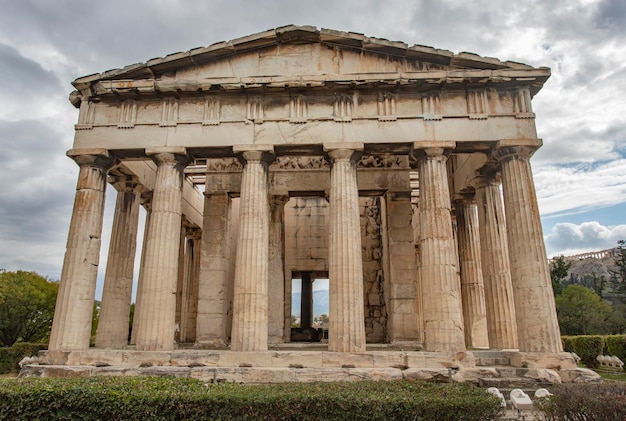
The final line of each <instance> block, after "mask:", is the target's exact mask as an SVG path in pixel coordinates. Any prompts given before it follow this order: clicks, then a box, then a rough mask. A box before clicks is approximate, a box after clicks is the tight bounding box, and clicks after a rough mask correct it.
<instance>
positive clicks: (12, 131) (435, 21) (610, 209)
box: [0, 0, 626, 279]
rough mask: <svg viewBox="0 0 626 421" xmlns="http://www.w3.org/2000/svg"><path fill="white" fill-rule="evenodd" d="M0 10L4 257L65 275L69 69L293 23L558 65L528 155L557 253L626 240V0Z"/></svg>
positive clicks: (162, 1)
mask: <svg viewBox="0 0 626 421" xmlns="http://www.w3.org/2000/svg"><path fill="white" fill-rule="evenodd" d="M0 11H1V12H0V146H1V147H2V151H1V152H0V268H5V269H7V270H17V269H24V270H35V271H37V272H39V273H41V274H43V275H46V276H49V277H51V278H53V279H58V278H59V276H60V272H61V265H62V261H63V253H64V249H65V240H66V236H67V230H68V226H69V219H70V216H71V209H72V203H73V198H74V189H75V186H76V176H77V173H78V169H77V166H76V165H75V164H74V163H73V161H71V160H70V159H69V158H66V157H65V151H66V150H67V149H70V148H71V145H72V138H73V124H74V123H75V122H76V120H77V117H78V112H77V110H76V109H74V108H73V107H72V106H71V105H70V104H69V102H68V101H67V96H68V94H69V92H70V91H71V90H72V89H73V88H72V86H71V85H70V82H71V81H73V80H74V79H76V78H77V77H80V76H84V75H88V74H92V73H98V72H102V71H104V70H107V69H111V68H118V67H123V66H125V65H127V64H131V63H136V62H145V61H146V60H148V59H150V58H153V57H160V56H164V55H166V54H169V53H173V52H178V51H186V50H189V49H191V48H194V47H199V46H207V45H210V44H213V43H215V42H218V41H223V40H229V39H233V38H237V37H240V36H244V35H248V34H252V33H256V32H260V31H263V30H266V29H270V28H275V27H279V26H284V25H288V24H297V25H313V26H317V27H318V28H331V29H337V30H346V31H352V32H359V33H363V34H365V35H368V36H372V37H381V38H387V39H392V40H398V41H404V42H406V43H407V44H409V45H413V44H422V45H430V46H433V47H436V48H441V49H447V50H450V51H452V52H455V53H458V52H462V51H469V52H474V53H477V54H480V55H483V56H491V57H497V58H500V59H502V60H514V61H520V62H524V63H528V64H531V65H533V66H548V67H550V68H551V69H552V77H551V78H550V80H549V81H548V82H547V84H546V85H545V86H544V88H543V90H542V91H541V92H540V93H539V94H538V95H537V96H536V97H535V98H534V100H533V106H534V111H535V112H536V114H537V121H536V124H537V129H538V132H539V137H540V138H542V139H543V141H544V147H543V148H542V149H541V150H540V151H538V152H537V153H536V154H535V157H534V158H533V161H532V163H533V169H534V171H535V182H536V187H537V193H538V197H539V205H540V209H541V212H542V220H543V226H544V234H545V237H546V244H547V249H548V255H549V256H553V255H556V254H560V253H565V254H571V253H576V252H582V251H589V250H599V249H605V248H610V247H614V246H615V245H616V244H617V241H618V240H619V239H626V2H625V1H624V0H599V1H596V0H542V1H534V0H533V1H524V0H520V1H510V0H474V1H467V0H385V1H380V0H349V1H340V0H332V1H330V0H317V1H304V0H302V1H298V0H271V1H252V0H229V1H224V0H205V1H191V0H189V1H183V0H131V1H129V0H125V1H120V0H105V1H88V0H57V1H49V0H0ZM111 190H112V189H109V191H111ZM113 205H114V196H113V195H109V196H108V198H107V216H106V218H105V230H108V228H107V226H110V224H111V219H112V217H111V213H112V212H111V211H112V207H113ZM107 239H108V234H105V235H104V243H103V247H102V250H103V253H102V254H103V256H102V259H101V264H102V265H103V264H104V261H105V259H106V250H107V249H108V243H107V242H106V240H107ZM101 272H104V270H103V269H102V270H101ZM102 276H103V274H101V275H100V277H102Z"/></svg>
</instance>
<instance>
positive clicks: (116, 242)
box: [96, 176, 139, 348]
mask: <svg viewBox="0 0 626 421" xmlns="http://www.w3.org/2000/svg"><path fill="white" fill-rule="evenodd" d="M114 186H115V187H116V188H117V201H116V203H115V214H114V216H113V226H112V229H111V242H110V244H109V257H108V260H107V269H106V273H105V275H104V288H103V291H102V304H101V307H100V316H99V320H98V331H97V333H96V347H98V348H122V347H125V346H126V344H127V343H128V322H129V316H130V303H131V300H132V290H133V272H134V266H135V250H136V248H137V224H138V221H139V189H138V187H139V186H138V184H137V180H136V178H135V177H130V176H129V177H124V176H121V177H118V178H117V180H115V182H114Z"/></svg>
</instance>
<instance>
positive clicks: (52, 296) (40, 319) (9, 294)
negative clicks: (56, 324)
mask: <svg viewBox="0 0 626 421" xmlns="http://www.w3.org/2000/svg"><path fill="white" fill-rule="evenodd" d="M58 290H59V284H58V283H56V282H53V281H50V280H48V279H46V278H44V277H43V276H40V275H38V274H36V273H35V272H26V271H21V270H18V271H16V272H7V271H5V270H0V346H11V345H13V344H14V343H15V342H45V341H47V340H48V339H49V336H50V329H51V327H52V317H53V316H54V306H55V303H56V296H57V292H58Z"/></svg>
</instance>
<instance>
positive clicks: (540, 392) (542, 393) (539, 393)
mask: <svg viewBox="0 0 626 421" xmlns="http://www.w3.org/2000/svg"><path fill="white" fill-rule="evenodd" d="M548 396H552V393H550V392H549V391H548V389H545V388H543V387H542V388H539V389H537V390H535V399H537V398H546V397H548Z"/></svg>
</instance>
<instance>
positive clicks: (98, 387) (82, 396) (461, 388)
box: [0, 377, 501, 421]
mask: <svg viewBox="0 0 626 421" xmlns="http://www.w3.org/2000/svg"><path fill="white" fill-rule="evenodd" d="M500 416H501V408H500V406H499V401H498V400H497V398H495V397H493V396H491V395H489V394H487V393H486V391H484V390H482V389H479V388H477V387H475V386H472V385H470V384H433V383H424V382H414V381H395V382H383V381H380V382H373V381H360V382H353V383H352V382H350V383H346V382H343V383H341V382H339V383H284V384H273V385H239V384H234V383H219V384H208V385H206V384H203V383H202V382H200V381H198V380H192V379H180V378H178V379H174V378H156V377H91V378H82V379H80V378H79V379H35V378H29V379H0V419H11V420H31V419H46V420H60V419H81V420H101V419H106V420H125V419H133V420H138V419H150V420H180V419H185V420H209V419H210V420H259V419H263V420H390V419H419V420H468V421H469V420H493V419H498V417H500Z"/></svg>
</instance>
